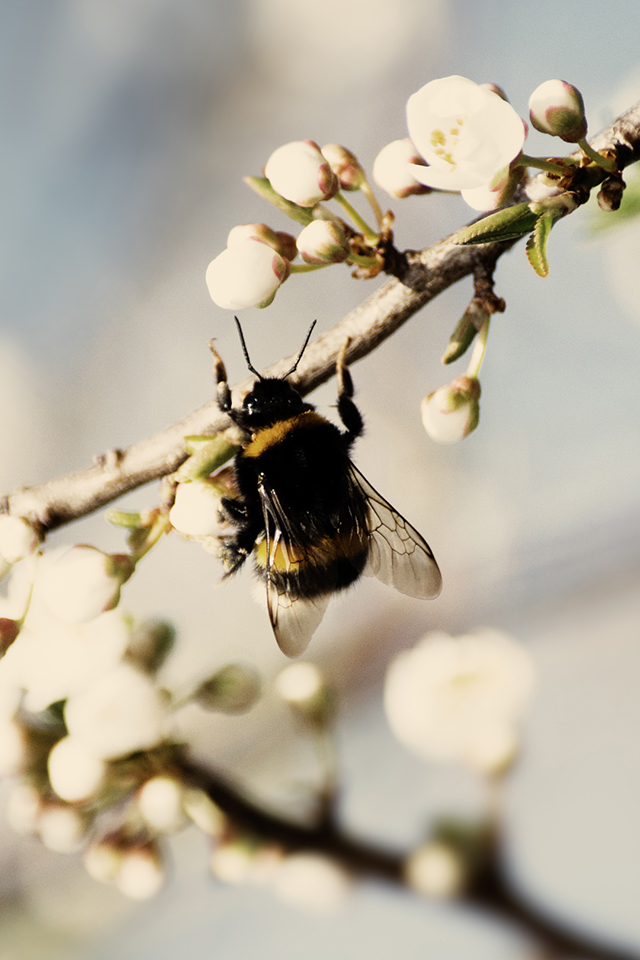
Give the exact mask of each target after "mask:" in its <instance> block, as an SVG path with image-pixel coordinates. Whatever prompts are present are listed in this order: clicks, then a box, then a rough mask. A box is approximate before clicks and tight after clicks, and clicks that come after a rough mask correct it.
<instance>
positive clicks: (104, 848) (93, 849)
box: [83, 840, 124, 883]
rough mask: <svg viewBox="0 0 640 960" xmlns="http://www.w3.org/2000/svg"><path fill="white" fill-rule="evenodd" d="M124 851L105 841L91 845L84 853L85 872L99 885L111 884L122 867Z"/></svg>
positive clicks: (116, 845)
mask: <svg viewBox="0 0 640 960" xmlns="http://www.w3.org/2000/svg"><path fill="white" fill-rule="evenodd" d="M123 858H124V851H123V850H122V847H120V846H119V845H118V844H115V843H109V842H108V841H107V840H100V841H98V842H97V843H92V844H90V846H88V847H87V849H86V850H85V852H84V856H83V862H84V866H85V870H86V871H87V873H88V874H89V876H90V877H92V878H93V879H94V880H99V881H100V883H113V881H114V880H115V878H116V876H117V875H118V870H119V869H120V867H121V866H122V861H123Z"/></svg>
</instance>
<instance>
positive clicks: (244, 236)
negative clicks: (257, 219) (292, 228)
mask: <svg viewBox="0 0 640 960" xmlns="http://www.w3.org/2000/svg"><path fill="white" fill-rule="evenodd" d="M250 238H253V239H254V240H263V241H264V242H265V243H268V244H269V246H270V247H273V249H274V250H276V251H277V252H278V253H279V254H280V256H281V257H284V258H285V260H293V259H294V257H295V256H296V254H297V253H298V250H297V247H296V238H295V237H292V236H291V234H290V233H285V232H284V231H282V230H272V229H271V227H268V226H267V225H266V223H240V224H238V226H237V227H232V228H231V230H230V231H229V236H228V237H227V246H228V247H235V246H236V245H237V244H238V243H240V242H241V241H242V240H249V239H250Z"/></svg>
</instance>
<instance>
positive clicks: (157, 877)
mask: <svg viewBox="0 0 640 960" xmlns="http://www.w3.org/2000/svg"><path fill="white" fill-rule="evenodd" d="M164 880H165V873H164V868H163V866H162V860H161V858H160V851H159V850H158V848H157V846H156V844H154V843H147V844H145V845H144V846H138V847H132V848H131V849H129V850H126V851H125V852H124V853H123V856H122V862H121V864H120V869H119V870H118V873H117V874H116V878H115V881H116V886H117V888H118V889H119V890H120V892H121V893H124V895H125V896H127V897H130V898H131V899H132V900H149V899H150V898H151V897H154V896H155V895H156V894H157V893H158V892H159V890H160V889H161V888H162V885H163V884H164Z"/></svg>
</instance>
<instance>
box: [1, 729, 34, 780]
mask: <svg viewBox="0 0 640 960" xmlns="http://www.w3.org/2000/svg"><path fill="white" fill-rule="evenodd" d="M27 755H28V740H27V735H26V731H25V729H24V727H23V726H22V725H21V724H19V723H16V722H15V721H14V720H5V719H0V777H14V776H15V775H16V774H18V773H20V772H21V770H22V768H23V766H24V762H25V760H26V758H27Z"/></svg>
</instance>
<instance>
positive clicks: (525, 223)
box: [454, 203, 539, 245]
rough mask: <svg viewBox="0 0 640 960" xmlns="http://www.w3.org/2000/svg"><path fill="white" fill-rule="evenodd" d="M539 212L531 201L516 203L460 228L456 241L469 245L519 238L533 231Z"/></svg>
mask: <svg viewBox="0 0 640 960" xmlns="http://www.w3.org/2000/svg"><path fill="white" fill-rule="evenodd" d="M538 217H539V214H538V213H534V212H533V211H532V210H531V206H530V204H529V203H516V204H515V206H513V207H505V208H504V210H496V212H495V213H490V214H489V216H488V217H483V218H482V220H477V221H476V223H471V224H469V226H468V227H463V229H462V230H458V233H457V234H456V236H455V238H454V239H455V243H459V244H461V245H469V244H472V243H493V242H497V241H499V240H517V239H518V238H519V237H524V236H526V235H527V234H528V233H531V231H532V230H533V228H534V227H535V225H536V222H537V220H538Z"/></svg>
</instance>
